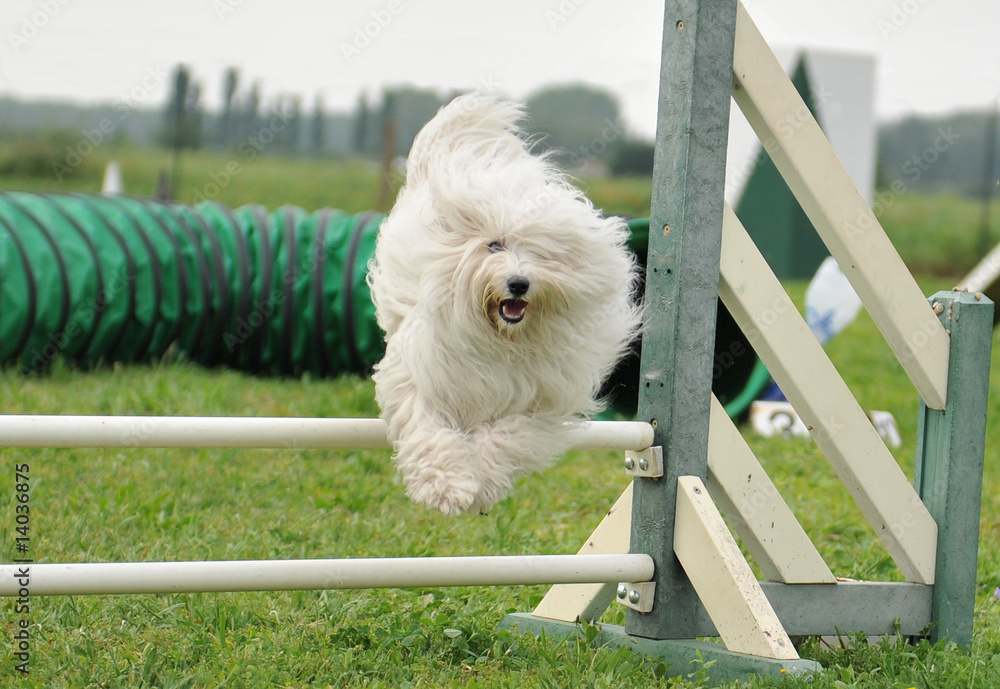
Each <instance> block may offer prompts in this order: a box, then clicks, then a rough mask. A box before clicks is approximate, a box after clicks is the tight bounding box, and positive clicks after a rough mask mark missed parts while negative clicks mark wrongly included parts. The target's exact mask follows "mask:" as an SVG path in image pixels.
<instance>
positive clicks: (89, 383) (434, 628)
mask: <svg viewBox="0 0 1000 689" xmlns="http://www.w3.org/2000/svg"><path fill="white" fill-rule="evenodd" d="M98 155H99V153H95V154H94V160H93V161H92V162H90V161H85V162H84V164H83V165H81V167H80V169H79V172H80V175H79V179H75V178H74V179H70V180H69V181H68V182H67V184H68V185H70V186H64V187H63V188H64V189H79V190H86V191H93V190H94V188H95V186H94V184H93V182H94V174H95V170H96V171H97V172H96V174H97V177H98V178H99V171H100V169H101V166H100V165H98V164H97V163H98V162H99V160H98ZM129 156H131V157H129ZM118 157H119V158H120V159H121V160H122V162H123V166H124V167H125V175H126V184H129V180H130V178H131V179H135V180H136V185H137V186H135V187H133V186H130V187H129V189H130V191H133V192H135V193H139V194H147V193H149V192H150V191H151V189H152V187H151V184H152V182H151V180H153V179H155V174H156V170H157V169H158V166H159V165H160V164H161V163H162V162H163V161H162V160H157V159H156V157H155V155H150V154H149V152H128V151H122V152H121V155H120V156H118ZM165 159H166V158H165V156H164V158H163V160H165ZM85 165H86V166H92V167H93V168H94V169H93V170H90V171H89V172H88V169H89V168H86V169H85V167H84V166H85ZM226 165H227V158H226V157H225V156H207V155H206V156H198V157H196V158H193V159H192V160H188V161H186V162H185V166H184V170H185V177H184V179H185V183H184V185H182V188H185V189H187V188H190V189H199V188H204V185H205V184H206V181H205V180H209V181H211V179H212V177H211V175H212V174H213V173H217V172H218V171H219V170H225V169H226ZM130 170H135V173H134V175H135V176H134V177H130ZM84 173H86V174H84ZM140 173H141V174H140ZM378 180H379V174H378V171H377V169H375V168H373V167H371V166H369V165H367V164H363V163H338V164H331V163H329V162H321V161H309V162H295V161H281V160H267V161H266V162H262V161H256V162H254V163H253V164H252V165H251V164H249V163H248V164H247V165H246V166H245V169H243V171H242V172H241V173H240V174H239V175H236V176H234V177H233V178H232V179H231V180H230V182H229V183H228V184H227V185H226V186H225V189H222V190H220V191H221V192H222V194H221V195H220V196H221V198H222V200H223V201H224V202H226V203H229V204H231V205H238V204H240V203H244V202H248V201H255V202H259V203H263V204H265V205H268V206H277V205H281V204H282V203H286V202H287V203H294V204H297V205H302V206H305V207H314V206H322V205H330V206H336V207H341V208H344V209H346V210H352V211H355V210H364V209H366V208H371V207H372V206H373V204H374V199H375V191H374V189H375V188H376V187H377V184H378ZM145 184H149V186H141V185H145ZM72 185H77V186H72ZM15 186H17V187H20V188H25V187H33V188H39V189H41V188H51V187H52V186H53V185H52V182H51V180H50V181H48V182H46V181H45V180H44V179H42V180H36V179H34V178H20V177H19V178H0V188H12V187H15ZM587 188H588V193H590V194H591V195H592V196H593V197H594V198H595V200H596V202H597V203H598V204H599V205H601V206H603V207H605V208H607V209H609V210H611V211H615V212H630V213H637V214H638V212H637V209H640V208H641V207H642V205H643V204H645V205H646V206H647V207H648V198H649V189H648V183H644V182H642V181H639V180H631V181H626V182H624V183H612V182H607V181H592V182H588V184H587ZM187 200H189V199H187ZM918 202H920V203H924V200H923V199H921V198H918V197H912V198H907V197H900V198H899V199H897V203H895V204H893V206H892V207H890V208H888V209H887V211H886V213H887V215H886V217H884V218H883V219H884V220H885V222H886V225H887V227H888V228H889V231H890V234H893V236H894V237H895V238H897V241H900V240H899V238H903V239H902V240H901V241H902V243H901V245H900V248H901V251H902V253H903V254H904V256H905V255H907V251H911V252H915V249H912V247H909V244H910V241H911V240H912V233H916V232H918V231H920V230H919V227H920V225H919V223H921V222H925V223H926V222H930V221H929V220H927V217H926V216H928V215H930V216H932V217H933V218H934V222H935V223H936V225H935V227H934V228H932V229H933V233H934V237H936V238H937V237H941V238H946V237H948V236H950V235H951V234H952V233H954V232H956V230H955V229H954V227H956V226H960V225H961V224H962V223H964V222H967V220H963V218H971V217H974V214H971V213H965V212H964V211H961V212H960V210H961V209H963V208H965V206H964V205H963V204H965V202H964V201H961V200H959V199H943V200H940V201H939V202H938V203H939V204H940V205H935V202H934V201H933V200H928V201H926V203H927V204H929V205H928V206H927V208H934V209H935V211H934V213H937V214H939V215H935V214H932V213H930V212H928V211H923V212H921V211H919V210H918V209H917V206H916V205H912V206H911V204H917V203H918ZM942 209H943V210H942ZM639 212H641V211H639ZM894 214H898V215H894ZM908 214H909V215H908ZM908 217H912V223H910V221H908V220H907V218H908ZM892 223H898V224H897V225H893V224H892ZM914 225H915V226H914ZM927 232H928V233H930V232H931V230H928V231H927ZM912 241H916V240H912ZM935 241H938V239H935ZM941 241H944V240H943V239H942V240H941ZM956 241H957V240H956ZM908 247H909V248H908ZM911 255H916V254H915V253H912V254H911ZM921 260H929V259H921ZM956 260H963V261H964V260H967V259H966V258H961V259H956ZM925 272H936V273H945V274H946V275H947V276H948V277H942V278H935V277H925V278H922V279H921V287H922V288H923V290H924V291H925V293H928V294H930V293H932V292H934V291H936V290H938V289H945V288H948V287H950V286H951V285H952V283H953V281H954V277H956V274H955V269H954V268H952V269H948V270H944V269H942V270H934V271H929V270H928V271H925ZM789 289H790V291H791V293H792V295H793V297H794V298H795V299H796V300H797V301H798V302H799V303H801V297H802V293H803V290H804V286H803V285H801V284H793V285H790V286H789ZM828 351H829V353H830V356H831V358H832V359H833V361H834V363H835V364H836V365H837V367H838V368H839V369H840V371H841V372H842V374H843V375H844V377H845V379H846V380H847V382H848V384H849V385H850V386H851V388H852V390H854V392H855V394H856V395H857V396H858V398H859V401H860V402H861V404H862V406H864V407H865V408H866V409H883V410H887V411H890V412H892V413H893V414H894V415H895V417H896V419H897V421H898V422H899V425H900V429H901V431H902V434H903V436H904V445H903V446H902V447H901V448H899V449H898V450H895V451H894V454H895V455H896V456H897V458H898V459H899V461H900V463H901V465H902V466H903V468H904V470H905V471H906V472H907V473H908V475H912V468H913V461H912V457H913V453H914V449H915V448H914V436H915V431H916V413H917V398H916V393H915V392H914V391H913V389H912V387H911V386H910V385H909V383H908V382H907V381H906V378H905V375H904V374H903V373H902V370H901V369H900V367H899V366H898V364H896V362H895V360H894V359H893V358H892V356H891V355H890V353H889V352H888V349H887V347H886V346H885V345H884V343H883V342H882V341H881V338H880V336H879V335H878V333H877V331H876V330H875V328H874V326H873V324H872V322H871V320H870V319H869V318H868V317H867V315H866V314H862V315H861V316H860V317H859V318H858V320H857V321H856V322H855V323H853V324H852V325H851V326H850V327H849V328H848V329H847V330H846V331H845V332H844V333H843V334H842V335H840V336H839V337H837V338H836V339H834V340H833V341H832V342H831V343H830V345H829V347H828ZM996 356H997V354H996V348H995V352H994V357H996ZM998 363H1000V362H997V361H996V360H994V362H993V371H994V373H993V375H992V377H991V407H990V414H989V420H988V423H989V425H988V431H987V433H988V435H987V454H986V475H985V487H984V509H983V516H982V523H981V539H980V544H981V547H980V556H979V574H978V590H977V604H976V620H975V622H976V635H975V641H974V644H973V648H972V649H971V653H968V654H967V653H965V652H964V651H962V650H960V649H957V648H954V647H949V646H944V645H939V646H936V647H932V646H929V645H928V644H926V643H922V644H918V645H916V646H910V645H907V644H904V643H889V642H886V643H883V644H882V645H879V646H876V647H874V648H867V647H861V648H857V649H854V650H844V649H836V648H834V649H830V648H826V647H823V646H822V645H821V644H820V643H819V642H817V641H816V640H806V641H805V642H804V644H803V646H802V648H801V649H800V650H801V652H802V654H803V655H804V656H806V657H811V658H816V659H818V660H820V661H821V662H822V663H823V664H824V666H825V667H826V668H827V669H826V670H824V671H823V672H822V673H820V674H819V675H817V676H815V677H813V678H812V681H811V682H810V683H807V682H806V681H805V680H803V679H801V678H786V679H785V680H782V681H778V682H769V681H765V680H759V679H753V680H751V681H750V682H744V683H741V684H739V685H738V686H740V687H744V686H751V687H770V686H775V687H776V686H782V687H806V686H808V687H814V688H822V689H826V688H828V687H829V688H833V687H852V686H857V687H873V688H876V689H890V688H891V689H897V688H906V687H914V688H916V687H920V688H922V689H930V688H931V687H933V688H938V687H944V688H948V689H952V688H955V689H957V688H958V687H982V688H984V689H985V688H988V687H996V686H1000V601H998V599H997V597H996V596H995V595H994V591H995V589H996V588H997V587H998V586H1000V462H998V459H1000V456H998V455H1000V444H998V440H1000V390H998V386H1000V366H998ZM0 398H2V399H3V400H4V406H3V412H4V413H67V414H68V413H81V414H170V415H174V414H177V415H252V416H271V415H274V416H374V415H376V413H377V409H376V407H375V404H374V401H373V394H372V388H371V384H370V382H369V381H367V380H364V379H359V378H353V377H345V378H341V379H338V380H331V381H320V380H310V379H296V380H276V379H259V378H250V377H247V376H244V375H241V374H238V373H234V372H229V371H218V370H214V371H206V370H204V369H200V368H197V367H194V366H190V365H186V364H182V363H176V362H173V363H170V362H164V363H163V364H162V365H160V366H157V367H124V368H108V369H102V370H98V371H94V372H79V371H74V370H69V369H67V368H64V367H62V366H57V367H56V369H55V370H53V371H52V372H51V373H50V374H47V375H44V376H31V377H25V376H22V375H20V374H19V373H17V372H16V371H10V370H8V371H5V372H2V373H0ZM747 437H748V440H749V442H750V443H751V445H752V446H753V447H754V449H755V450H756V451H757V454H758V457H760V458H761V461H762V462H763V463H764V464H765V466H766V468H767V470H768V472H769V474H770V475H771V476H772V478H773V479H774V480H775V482H776V483H777V485H778V486H779V488H781V490H782V493H783V495H784V496H785V497H786V499H787V500H788V502H789V503H790V505H791V506H792V509H793V511H795V513H796V515H797V516H798V517H799V519H800V521H801V522H802V524H803V526H804V527H805V529H806V531H807V532H808V533H809V535H810V536H811V537H812V539H813V541H814V542H815V543H816V545H817V546H818V547H819V549H820V551H821V552H822V553H823V554H824V556H825V557H826V559H827V561H828V563H829V564H830V566H831V568H832V569H833V571H834V572H835V573H836V574H837V575H839V576H846V577H853V578H864V579H876V580H896V579H899V576H898V573H897V572H896V571H895V568H894V566H893V565H892V564H891V561H890V560H889V558H888V556H887V555H886V553H885V551H884V549H883V548H882V547H881V545H880V544H879V543H878V541H877V539H876V538H875V535H874V533H873V531H872V529H871V528H870V527H868V526H867V525H866V524H865V522H864V520H863V518H862V517H861V516H860V514H859V513H858V511H857V509H856V508H854V506H853V504H852V502H851V500H850V498H849V497H848V496H847V494H846V492H845V491H844V490H843V488H841V487H840V485H839V483H838V482H837V480H836V478H835V476H834V474H833V472H832V470H831V469H830V468H829V466H828V465H827V464H826V462H825V460H824V459H823V458H822V456H820V455H819V454H818V452H817V451H816V450H815V448H814V446H813V445H812V444H811V443H808V442H804V441H797V440H765V439H761V438H756V437H753V436H750V435H748V436H747ZM3 455H4V457H5V461H4V462H3V464H2V466H3V467H4V471H5V475H6V479H4V480H0V496H5V497H0V524H3V525H5V527H4V528H0V532H2V533H3V534H4V536H3V538H0V557H2V558H3V559H4V560H5V561H9V560H11V559H13V558H14V557H17V555H16V553H15V550H14V543H15V540H14V539H15V536H16V535H17V534H16V533H15V530H14V528H15V512H14V500H13V496H14V495H15V483H16V479H15V472H14V467H15V465H18V464H28V465H29V466H30V476H31V481H30V483H31V492H30V495H31V501H30V506H31V531H30V537H31V553H30V554H31V556H32V557H34V558H35V559H37V560H39V561H47V562H57V561H119V560H193V559H236V558H248V559H254V558H307V557H378V556H424V555H458V554H523V553H570V552H575V551H576V550H577V549H578V548H579V546H580V545H581V544H582V543H583V541H584V539H585V538H586V537H587V535H588V534H589V533H590V531H591V530H592V529H593V527H594V526H595V525H596V524H597V522H598V521H599V520H600V518H601V516H602V515H603V513H604V511H605V510H606V509H607V508H608V507H609V506H610V505H611V503H612V502H613V501H614V499H615V498H616V497H617V495H618V494H619V493H620V492H621V490H622V489H623V488H624V487H625V485H626V484H627V480H626V477H625V476H624V475H623V472H622V471H621V469H620V458H619V457H618V456H617V455H616V454H614V453H571V454H570V455H569V456H567V457H566V458H565V459H564V460H563V461H562V462H560V463H559V464H558V465H557V466H556V467H555V468H553V469H551V470H549V471H547V472H545V473H543V474H539V475H535V476H531V477H526V478H524V479H522V480H520V481H519V482H518V483H517V485H516V488H515V490H514V492H513V494H512V495H511V496H510V497H509V498H508V499H507V500H504V501H503V502H501V503H500V504H499V505H497V506H496V508H494V509H493V510H492V511H491V513H490V514H489V515H488V516H475V517H473V516H468V517H463V518H459V519H448V518H445V517H442V516H439V515H437V514H433V513H431V512H429V511H427V510H424V509H421V508H417V507H414V506H413V505H412V504H410V503H409V502H408V501H407V500H406V498H405V495H404V491H403V488H402V486H401V484H400V482H399V480H398V478H397V477H396V475H395V471H394V469H393V466H392V464H391V461H390V457H389V454H388V452H382V451H353V452H350V451H348V452H322V451H301V450H283V451H264V450H259V451H258V450H253V451H207V450H206V451H174V450H31V451H25V450H6V451H4V452H3ZM543 594H544V588H542V587H524V588H496V589H472V588H449V589H440V590H427V589H422V590H385V591H344V592H287V593H245V594H194V595H164V596H149V595H137V596H103V597H75V598H35V599H33V600H32V604H31V615H30V616H31V622H32V624H33V626H32V628H31V633H32V642H31V660H30V673H29V674H28V675H27V676H22V675H21V674H20V673H18V672H17V670H16V669H15V664H16V662H17V661H15V660H14V658H13V656H12V649H11V640H12V638H13V634H14V632H15V628H14V626H13V625H14V621H15V620H16V619H17V618H16V617H15V615H14V614H13V606H12V603H11V602H10V601H6V602H3V603H0V605H2V606H3V609H4V610H5V615H4V616H3V617H2V618H0V619H2V620H3V621H2V624H0V630H2V632H0V634H2V636H3V641H2V643H0V649H4V652H3V654H2V655H0V686H23V687H46V688H47V687H61V686H67V687H149V688H152V687H157V688H163V689H165V688H167V687H192V688H193V687H198V688H200V687H248V688H253V689H256V688H265V687H267V688H271V687H306V686H314V687H439V686H441V687H490V688H500V687H626V688H627V687H648V686H662V687H668V686H674V687H693V686H715V685H713V684H712V683H711V682H709V681H708V680H707V679H706V678H705V677H704V674H703V670H702V668H701V667H700V666H699V665H698V664H697V663H694V664H692V665H691V666H689V667H670V668H667V667H664V666H663V665H661V664H659V663H658V662H657V661H655V660H652V659H645V658H642V657H638V656H635V655H632V654H630V653H628V652H627V651H615V650H611V649H608V648H595V647H593V646H592V645H591V644H589V643H587V642H586V640H585V637H586V630H583V632H584V637H583V640H581V641H578V642H556V641H553V640H551V639H535V638H532V637H526V636H518V635H515V634H512V633H509V632H497V631H496V626H497V624H498V623H499V622H500V620H501V619H502V618H503V616H504V615H505V614H506V613H508V612H515V611H527V610H530V609H531V608H532V607H533V605H534V604H535V603H537V602H538V600H540V598H541V596H542V595H543ZM622 619H623V614H622V611H621V610H618V609H615V608H613V609H612V610H610V611H609V613H608V614H607V615H606V617H605V620H604V621H607V622H612V623H620V622H621V621H622ZM678 676H679V677H678ZM735 686H736V685H731V686H730V687H729V689H734V688H735Z"/></svg>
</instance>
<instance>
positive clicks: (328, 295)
mask: <svg viewBox="0 0 1000 689" xmlns="http://www.w3.org/2000/svg"><path fill="white" fill-rule="evenodd" d="M383 217H384V216H383V215H382V214H379V213H373V212H368V213H358V214H355V215H351V214H348V213H345V212H343V211H339V210H332V209H329V208H324V209H321V210H317V211H314V212H312V213H309V212H306V211H304V210H302V209H301V208H296V207H293V206H285V207H282V208H279V209H277V210H274V211H267V210H265V209H264V208H262V207H260V206H256V205H248V206H243V207H241V208H237V209H235V210H230V209H229V208H227V207H225V206H222V205H220V204H217V203H212V202H209V203H203V204H199V205H197V206H185V205H180V204H174V203H161V202H157V201H151V200H145V199H137V198H129V197H124V196H102V195H83V194H79V195H70V194H36V193H29V192H3V193H0V364H5V365H18V366H20V367H21V368H23V369H25V370H29V371H43V370H45V369H46V368H48V367H49V366H50V365H51V364H52V362H53V361H54V360H56V359H57V358H62V359H65V360H66V361H68V362H69V363H71V364H72V365H76V366H80V367H84V368H87V367H92V366H96V365H100V364H109V363H115V362H123V363H127V362H151V361H159V360H160V359H161V358H162V357H163V356H164V355H165V354H166V353H167V352H168V351H169V352H171V353H172V354H174V355H176V356H178V357H180V358H183V359H187V360H190V361H194V362H197V363H199V364H201V365H204V366H227V367H230V368H234V369H238V370H241V371H246V372H249V373H253V374H261V375H301V374H303V373H309V374H311V375H314V376H317V377H324V376H335V375H340V374H342V373H349V372H353V373H361V374H367V373H368V372H370V370H371V367H372V366H373V365H374V364H375V363H376V362H377V361H378V360H379V359H380V358H381V357H382V353H383V351H384V343H383V339H382V332H381V331H380V330H379V327H378V324H377V323H376V320H375V308H374V306H373V304H372V301H371V296H370V294H369V292H368V285H367V284H366V282H365V275H366V272H367V264H368V261H369V259H370V258H371V256H372V254H373V253H374V250H375V237H376V234H377V232H378V227H379V225H380V223H381V222H382V218H383ZM629 230H630V233H631V239H630V248H631V249H632V251H633V252H634V253H635V254H636V255H637V256H639V257H640V258H644V257H645V255H646V245H647V242H648V236H649V221H648V219H635V220H631V221H629ZM714 373H715V375H714V382H713V391H714V392H715V394H716V395H717V396H718V397H719V399H720V401H721V402H722V403H723V405H726V410H727V412H729V414H730V415H731V416H739V415H740V414H742V413H743V411H744V410H745V409H746V408H747V407H749V405H750V402H752V401H753V399H754V397H755V396H756V394H757V393H758V392H760V390H761V389H762V388H763V386H764V385H766V384H767V382H768V380H769V376H768V374H767V370H766V369H764V368H763V365H762V364H760V362H759V360H758V359H757V356H756V354H755V353H754V352H753V349H752V348H751V347H750V344H749V342H747V340H746V338H745V337H744V336H743V334H742V333H741V332H740V330H739V328H738V327H736V324H735V323H734V322H733V321H732V318H731V317H730V316H729V314H728V312H727V311H725V308H724V307H723V306H721V302H720V306H719V313H718V330H717V333H716V358H715V372H714ZM638 379H639V357H638V347H636V349H635V351H633V353H632V354H631V355H630V356H629V357H626V359H625V361H623V363H622V364H621V365H620V366H619V367H618V369H617V370H616V371H615V373H614V374H613V375H612V377H611V379H610V380H609V381H608V383H607V384H606V386H605V389H604V390H603V393H604V394H606V395H609V396H610V398H611V399H612V400H613V406H614V409H615V410H616V411H617V412H620V413H624V414H627V415H631V414H634V413H635V408H636V400H637V396H638V384H637V381H638Z"/></svg>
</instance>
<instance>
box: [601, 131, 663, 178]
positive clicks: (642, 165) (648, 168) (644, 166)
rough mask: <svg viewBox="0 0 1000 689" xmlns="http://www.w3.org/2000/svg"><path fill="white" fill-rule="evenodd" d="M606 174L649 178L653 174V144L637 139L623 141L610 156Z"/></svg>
mask: <svg viewBox="0 0 1000 689" xmlns="http://www.w3.org/2000/svg"><path fill="white" fill-rule="evenodd" d="M608 172H610V173H611V174H612V175H615V176H616V177H625V176H634V177H649V176H651V175H652V174H653V144H652V143H651V142H649V141H640V140H638V139H625V140H623V141H622V142H621V143H620V144H618V146H617V147H615V150H614V153H612V154H611V160H610V161H609V162H608Z"/></svg>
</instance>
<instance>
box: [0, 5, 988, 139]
mask: <svg viewBox="0 0 1000 689" xmlns="http://www.w3.org/2000/svg"><path fill="white" fill-rule="evenodd" d="M746 5H747V8H748V10H749V12H750V15H751V16H752V17H753V18H754V20H755V21H756V23H757V25H758V27H759V28H760V30H761V32H762V33H763V34H764V37H765V38H766V39H768V41H769V42H771V44H772V45H774V46H780V47H794V46H810V47H822V48H827V49H829V48H833V49H838V50H845V51H852V52H863V53H868V54H872V55H874V56H875V58H876V61H877V63H876V64H877V77H876V97H875V102H876V111H877V115H878V117H879V119H883V120H884V119H891V118H896V117H899V116H901V115H903V114H906V113H909V112H919V113H944V112H949V111H952V110H956V109H960V108H984V107H986V106H988V105H991V104H992V103H993V102H994V101H995V100H996V98H997V96H998V93H1000V39H998V38H997V36H998V33H1000V2H997V1H996V0H947V1H946V0H893V1H892V2H881V1H873V0H838V1H837V2H830V1H829V0H748V1H747V2H746ZM662 12H663V3H662V2H654V1H652V0H624V1H623V0H617V1H615V2H611V1H610V0H506V1H505V2H492V3H485V2H475V1H470V0H466V1H465V2H461V1H460V0H351V1H350V2H344V1H342V0H339V1H336V2H329V1H323V0H281V1H280V2H279V1H278V0H270V1H265V0H170V1H164V0H133V1H131V2H124V1H121V0H120V1H118V2H112V1H110V0H3V7H2V9H0V95H14V96H18V97H25V98H70V99H74V100H82V101H88V102H95V101H108V100H116V99H126V100H128V101H129V102H130V103H131V104H140V105H143V106H150V107H160V106H161V105H162V104H163V103H164V102H165V100H166V97H167V92H168V88H167V81H168V79H167V78H166V75H167V74H168V73H169V72H170V70H171V69H172V68H173V66H174V65H176V64H177V63H178V62H185V63H187V64H188V65H190V66H191V68H192V70H193V72H194V74H195V77H196V78H197V79H198V80H199V81H200V82H201V84H202V85H203V89H204V101H205V102H206V103H207V104H208V105H209V107H216V106H217V105H218V103H219V101H220V93H221V90H222V73H223V70H224V69H225V68H226V67H228V66H235V67H238V68H239V69H240V72H241V75H242V77H243V79H244V80H245V81H250V80H256V81H259V82H260V85H261V88H262V91H263V93H264V94H265V96H274V95H276V94H278V93H281V92H287V93H293V94H299V95H301V96H302V97H303V98H304V100H305V105H306V108H307V110H308V109H310V108H311V107H312V101H313V99H314V97H315V96H316V95H317V94H319V95H322V97H323V99H324V101H325V103H326V107H327V109H330V110H335V109H336V110H347V109H350V108H352V107H353V106H354V105H355V103H356V102H357V99H358V96H359V94H360V93H362V92H363V91H368V92H369V93H370V94H371V95H372V96H373V97H377V95H378V92H379V89H380V87H381V86H383V85H386V84H392V85H399V84H413V85H417V86H426V87H434V88H438V89H440V90H442V91H444V90H446V89H472V88H475V87H476V86H478V85H484V86H487V87H489V88H496V89H498V90H499V91H501V92H503V93H505V94H507V95H509V96H512V97H514V98H518V99H523V98H525V97H526V96H527V95H529V94H530V93H531V92H532V91H534V90H535V89H537V88H538V87H539V86H542V85H545V84H552V83H565V82H575V81H587V82H591V83H593V84H596V85H599V86H602V87H605V88H607V89H609V90H611V91H612V92H614V93H615V94H616V95H617V96H618V97H619V99H620V102H621V104H622V107H623V111H624V115H625V119H626V121H627V122H628V124H629V127H630V128H631V129H632V130H633V131H636V132H639V133H642V134H647V135H651V134H652V132H653V127H654V122H655V117H656V80H657V70H658V64H659V42H660V31H661V26H662Z"/></svg>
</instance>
